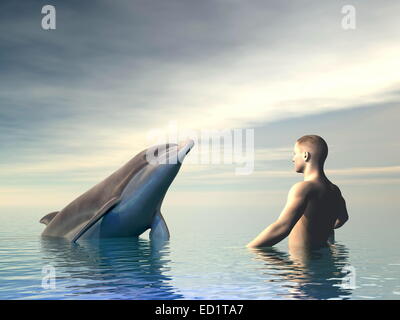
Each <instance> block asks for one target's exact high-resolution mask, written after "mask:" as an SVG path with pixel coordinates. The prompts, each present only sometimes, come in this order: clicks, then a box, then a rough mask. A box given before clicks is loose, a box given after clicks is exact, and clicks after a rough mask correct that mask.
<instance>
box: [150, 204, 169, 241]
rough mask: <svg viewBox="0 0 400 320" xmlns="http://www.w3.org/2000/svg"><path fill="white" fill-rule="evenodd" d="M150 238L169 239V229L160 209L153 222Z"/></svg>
mask: <svg viewBox="0 0 400 320" xmlns="http://www.w3.org/2000/svg"><path fill="white" fill-rule="evenodd" d="M150 239H151V240H168V239H169V230H168V227H167V224H166V223H165V220H164V218H163V216H162V214H161V212H160V210H157V211H156V214H155V215H154V219H153V223H152V224H151V231H150Z"/></svg>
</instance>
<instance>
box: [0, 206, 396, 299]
mask: <svg viewBox="0 0 400 320" xmlns="http://www.w3.org/2000/svg"><path fill="white" fill-rule="evenodd" d="M173 209H174V208H173V207H171V206H170V207H168V209H167V210H164V216H165V219H166V221H167V223H168V225H169V228H170V231H171V239H170V240H169V241H168V242H165V243H152V242H151V241H149V240H148V238H147V236H148V234H147V233H146V234H144V235H142V236H141V237H139V238H138V239H126V238H121V239H109V240H101V241H87V242H82V243H78V244H71V243H68V242H65V241H62V240H61V241H60V240H48V239H42V238H41V237H40V233H41V231H42V230H43V227H44V226H43V225H41V224H39V223H38V219H39V218H40V217H41V216H42V215H43V214H44V213H43V212H36V211H35V210H32V211H30V210H26V209H25V210H12V209H8V211H2V212H1V215H0V226H1V227H0V244H1V245H0V299H399V298H400V256H399V250H398V245H399V242H398V233H397V230H398V224H396V223H395V222H393V220H390V219H383V218H382V217H378V216H377V215H376V214H375V219H372V220H371V219H370V220H368V222H365V219H363V217H364V216H370V217H373V213H372V212H369V211H368V210H367V209H366V210H362V211H360V212H359V213H357V214H354V215H353V217H352V216H351V218H350V220H349V222H348V224H347V225H345V226H344V227H343V229H342V230H339V231H338V232H337V233H336V239H337V241H336V244H335V247H334V248H332V249H321V250H317V251H313V252H311V253H310V252H309V253H304V252H303V253H302V252H295V253H293V252H289V251H288V250H287V242H286V241H283V242H282V243H280V244H278V246H276V247H274V248H273V249H269V250H250V249H247V248H245V244H246V243H247V242H248V241H249V240H251V238H252V237H254V236H255V235H256V234H257V233H258V232H259V231H261V230H262V228H264V224H265V223H266V222H268V221H267V220H268V219H265V212H257V211H254V210H248V211H245V210H242V209H240V208H239V209H237V210H234V209H232V208H230V209H228V208H221V207H219V208H191V209H190V208H186V209H182V208H180V209H179V210H176V211H173ZM165 211H167V212H165ZM272 217H273V215H271V218H272ZM392 217H396V213H394V214H393V215H392ZM397 219H398V218H397ZM397 221H398V220H397ZM269 222H272V221H269ZM267 224H268V223H267ZM52 276H54V278H53V279H54V281H53V282H52V280H51V279H52V278H51V277H52Z"/></svg>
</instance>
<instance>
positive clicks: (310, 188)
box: [247, 135, 348, 248]
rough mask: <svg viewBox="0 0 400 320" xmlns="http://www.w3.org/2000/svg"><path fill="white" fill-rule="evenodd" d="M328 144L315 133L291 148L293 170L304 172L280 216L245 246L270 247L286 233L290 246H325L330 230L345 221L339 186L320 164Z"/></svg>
mask: <svg viewBox="0 0 400 320" xmlns="http://www.w3.org/2000/svg"><path fill="white" fill-rule="evenodd" d="M327 155H328V146H327V144H326V142H325V140H323V139H322V138H321V137H319V136H316V135H308V136H303V137H301V138H300V139H298V140H297V142H296V144H295V147H294V156H293V159H292V161H293V163H294V167H295V171H296V172H298V173H302V174H304V181H302V182H298V183H296V184H295V185H294V186H292V188H291V189H290V191H289V195H288V199H287V202H286V205H285V207H284V209H283V210H282V213H281V214H280V216H279V218H278V219H277V220H276V221H275V222H274V223H272V224H271V225H269V226H268V227H267V228H266V229H265V230H263V231H262V232H261V233H260V234H259V235H258V236H257V237H256V238H255V239H254V240H252V241H251V242H250V243H249V244H248V245H247V246H248V247H270V246H273V245H275V244H277V243H278V242H280V241H281V240H283V239H284V238H286V237H287V236H289V248H296V247H302V248H318V247H322V246H326V245H327V244H328V239H329V238H330V236H332V235H333V230H334V229H337V228H340V227H341V226H342V225H343V224H344V223H345V222H346V221H347V220H348V214H347V209H346V203H345V200H344V199H343V197H342V194H341V192H340V189H339V188H338V187H337V186H336V185H334V184H333V183H332V182H330V181H329V180H328V178H327V177H326V175H325V173H324V169H323V165H324V161H325V159H326V157H327Z"/></svg>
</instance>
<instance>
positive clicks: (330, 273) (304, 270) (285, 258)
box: [251, 242, 352, 299]
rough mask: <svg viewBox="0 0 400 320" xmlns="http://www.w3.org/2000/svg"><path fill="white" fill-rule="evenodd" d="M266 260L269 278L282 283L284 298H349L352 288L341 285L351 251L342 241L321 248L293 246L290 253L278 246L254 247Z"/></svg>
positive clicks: (260, 256) (257, 254) (257, 255)
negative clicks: (278, 248) (285, 293)
mask: <svg viewBox="0 0 400 320" xmlns="http://www.w3.org/2000/svg"><path fill="white" fill-rule="evenodd" d="M251 250H252V251H253V252H254V253H255V254H256V259H260V260H262V261H264V262H265V271H266V272H265V274H267V275H268V276H269V277H271V276H272V277H271V278H270V279H268V280H266V281H269V282H279V283H283V287H285V288H287V290H288V293H287V295H285V296H283V297H282V298H285V299H348V298H349V297H350V295H351V291H352V290H350V289H347V288H344V286H343V285H342V281H343V278H344V277H345V276H346V274H345V273H343V272H344V271H343V267H344V266H345V265H348V257H349V251H348V249H347V248H346V247H345V246H344V245H343V244H340V243H337V242H336V243H335V244H332V245H330V246H328V247H324V248H321V249H314V250H310V249H306V248H291V249H290V250H289V254H287V253H285V252H281V251H279V250H277V249H276V248H273V247H270V248H257V249H251Z"/></svg>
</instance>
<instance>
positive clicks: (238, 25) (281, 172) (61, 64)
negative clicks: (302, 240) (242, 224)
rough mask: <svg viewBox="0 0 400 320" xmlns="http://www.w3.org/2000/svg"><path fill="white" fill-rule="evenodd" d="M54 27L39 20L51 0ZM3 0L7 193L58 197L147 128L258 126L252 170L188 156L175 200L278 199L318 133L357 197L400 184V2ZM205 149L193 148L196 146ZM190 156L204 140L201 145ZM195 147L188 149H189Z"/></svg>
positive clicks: (0, 194) (2, 124) (106, 169)
mask: <svg viewBox="0 0 400 320" xmlns="http://www.w3.org/2000/svg"><path fill="white" fill-rule="evenodd" d="M45 4H52V5H54V6H55V8H56V19H57V20H56V29H55V30H43V29H42V28H41V20H42V17H43V15H42V14H41V9H42V6H43V5H45ZM347 4H348V2H347V1H329V2H328V1H324V2H322V1H305V0H298V1H286V0H282V1H267V0H262V1H261V0H260V1H254V0H249V1H239V0H205V1H187V0H186V1H183V0H181V1H174V0H168V1H165V0H164V1H161V0H160V1H151V0H146V1H144V0H143V1H125V0H119V1H104V0H103V1H85V2H82V1H74V0H70V1H28V0H26V1H8V0H7V1H1V4H0V27H1V30H2V32H1V33H0V70H1V72H0V147H1V159H0V207H2V208H3V210H6V209H8V208H14V207H31V208H34V207H37V208H43V210H48V211H49V212H50V211H54V210H59V209H61V208H62V207H64V206H65V205H67V204H68V203H69V202H70V201H72V200H73V199H74V198H75V197H77V196H79V195H80V194H81V193H83V192H84V191H86V190H88V189H89V188H90V187H91V186H93V185H94V184H96V183H98V182H99V181H101V180H102V179H104V178H105V177H107V176H108V175H109V174H111V173H112V172H113V171H115V170H116V169H118V168H119V167H120V166H122V165H123V164H124V163H125V162H127V161H128V160H129V159H131V158H132V157H133V156H134V155H136V154H137V153H138V152H140V151H141V150H143V149H145V148H146V147H148V146H149V144H150V145H151V144H152V143H151V141H149V133H150V132H152V130H153V131H154V130H164V131H166V130H167V128H168V126H169V125H170V124H171V121H173V122H174V123H175V124H176V125H177V126H178V128H179V130H182V131H185V130H194V131H196V132H200V131H201V130H233V129H242V130H245V129H251V130H254V137H255V164H254V172H253V173H251V174H250V175H243V176H238V175H235V168H237V167H238V166H239V165H238V164H231V165H229V164H228V165H227V164H196V163H190V161H189V159H190V156H191V154H189V157H188V161H187V163H185V164H184V165H183V167H182V169H181V171H180V173H179V175H178V176H177V178H176V180H175V181H174V183H173V184H172V186H171V189H170V191H169V192H168V195H167V197H166V199H165V202H167V204H168V206H169V207H177V206H193V205H196V206H200V207H201V206H203V207H207V206H209V205H214V206H226V204H229V205H231V206H232V207H240V208H251V207H257V206H258V207H261V208H262V207H263V206H264V204H265V203H268V202H274V203H279V205H281V204H282V202H283V201H284V200H285V197H286V195H287V191H288V189H289V188H290V186H291V185H292V184H293V183H295V182H297V181H300V180H301V176H299V175H298V174H296V173H294V172H293V166H292V164H291V162H290V160H291V157H292V149H293V144H294V142H295V141H296V139H297V138H299V137H300V136H302V135H304V134H319V135H321V136H322V137H324V138H325V139H326V141H327V142H328V145H329V150H330V151H329V156H328V160H327V163H326V169H327V174H328V176H329V177H330V178H331V180H332V181H333V182H335V183H337V184H338V185H339V186H340V188H341V189H342V192H343V193H344V195H349V197H350V200H349V201H350V204H353V205H354V206H356V205H357V204H359V203H361V202H363V203H368V201H370V202H371V203H373V204H374V205H381V204H385V205H386V206H390V204H391V203H394V202H395V200H396V197H397V194H398V192H399V191H400V190H399V186H400V162H399V160H400V151H399V150H400V148H399V147H400V142H399V139H398V138H399V134H398V124H399V123H400V122H399V120H400V119H399V118H400V111H399V100H400V81H399V78H398V74H399V72H398V70H400V60H399V59H398V57H399V56H400V43H399V41H398V39H400V25H399V24H400V22H399V20H398V12H400V11H399V9H400V3H399V2H398V1H379V2H378V1H368V0H364V1H352V5H353V6H354V7H355V9H356V28H355V29H354V30H353V29H350V30H344V29H343V27H342V19H343V17H344V14H343V13H342V12H341V10H342V7H343V6H344V5H347ZM194 150H195V149H194ZM194 154H195V153H194ZM192 157H193V156H192Z"/></svg>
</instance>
